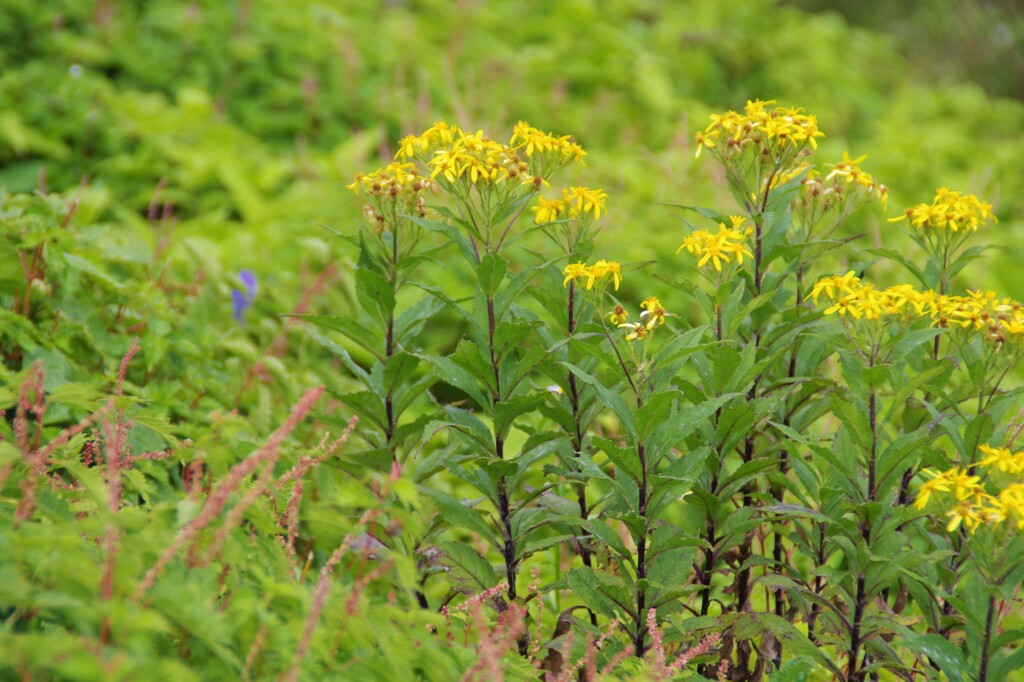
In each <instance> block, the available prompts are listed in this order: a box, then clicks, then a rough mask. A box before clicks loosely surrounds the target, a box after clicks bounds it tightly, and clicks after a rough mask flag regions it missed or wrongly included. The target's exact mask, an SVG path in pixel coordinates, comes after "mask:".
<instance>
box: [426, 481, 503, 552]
mask: <svg viewBox="0 0 1024 682" xmlns="http://www.w3.org/2000/svg"><path fill="white" fill-rule="evenodd" d="M419 490H420V492H421V493H423V494H424V495H426V496H427V497H429V498H430V499H431V500H433V501H434V506H436V507H437V511H438V513H439V514H440V515H441V518H443V519H444V520H445V521H447V522H448V523H450V524H452V525H453V526H458V527H459V528H465V529H466V530H470V531H473V532H474V533H476V534H477V535H479V536H480V537H481V538H483V539H484V540H486V541H487V542H489V543H491V544H492V545H494V546H495V547H497V546H498V541H497V537H496V536H495V534H494V529H493V528H491V526H490V524H488V523H487V520H486V519H485V518H484V516H483V515H482V514H481V513H480V512H478V511H477V510H475V509H473V508H472V507H471V506H470V505H469V503H466V502H461V501H459V500H457V499H455V498H454V497H452V496H451V495H449V494H447V493H443V492H441V491H440V490H433V489H431V488H427V487H426V486H422V485H421V486H419Z"/></svg>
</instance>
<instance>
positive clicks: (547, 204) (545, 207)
mask: <svg viewBox="0 0 1024 682" xmlns="http://www.w3.org/2000/svg"><path fill="white" fill-rule="evenodd" d="M530 210H531V211H533V212H534V213H536V215H535V216H534V217H533V222H535V223H537V224H538V225H543V224H545V223H551V222H554V221H556V220H558V217H559V216H560V215H561V214H562V213H563V212H564V211H565V202H564V201H562V200H561V199H544V198H542V197H538V199H537V205H536V206H534V207H533V208H531V209H530Z"/></svg>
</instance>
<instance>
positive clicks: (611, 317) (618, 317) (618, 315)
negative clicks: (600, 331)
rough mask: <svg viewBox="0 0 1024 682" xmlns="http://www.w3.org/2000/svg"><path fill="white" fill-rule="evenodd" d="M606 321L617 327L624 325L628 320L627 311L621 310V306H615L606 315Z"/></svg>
mask: <svg viewBox="0 0 1024 682" xmlns="http://www.w3.org/2000/svg"><path fill="white" fill-rule="evenodd" d="M607 317H608V321H609V322H611V323H612V324H614V325H615V326H616V327H618V326H619V325H621V324H624V323H625V322H626V320H628V319H629V311H627V310H626V309H625V308H623V307H622V306H621V305H617V306H615V308H613V309H612V311H611V312H610V313H608V315H607Z"/></svg>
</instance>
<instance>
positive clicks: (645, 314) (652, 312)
mask: <svg viewBox="0 0 1024 682" xmlns="http://www.w3.org/2000/svg"><path fill="white" fill-rule="evenodd" d="M640 309H641V312H640V321H639V322H631V323H630V322H626V318H628V317H629V313H627V312H626V311H625V309H623V307H622V306H615V310H614V311H613V312H612V313H611V314H609V317H610V318H611V321H612V324H618V326H619V329H625V330H626V340H627V341H643V340H644V339H646V338H647V337H648V336H649V335H650V333H651V332H652V331H654V328H655V327H660V326H661V325H663V324H665V318H666V317H670V316H671V315H670V314H669V313H666V312H665V309H664V308H663V307H662V306H661V301H659V300H658V299H657V298H656V297H654V296H648V297H647V298H645V299H644V300H643V301H641V302H640ZM645 318H646V319H645Z"/></svg>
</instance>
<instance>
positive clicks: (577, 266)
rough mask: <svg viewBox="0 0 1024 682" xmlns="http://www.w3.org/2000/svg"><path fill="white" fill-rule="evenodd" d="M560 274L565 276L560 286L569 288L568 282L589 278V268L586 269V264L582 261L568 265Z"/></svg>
mask: <svg viewBox="0 0 1024 682" xmlns="http://www.w3.org/2000/svg"><path fill="white" fill-rule="evenodd" d="M562 274H563V275H565V279H563V280H562V286H563V287H564V286H569V282H570V281H572V282H575V281H577V280H579V279H581V278H583V277H589V276H590V268H588V267H587V265H586V263H583V262H582V261H581V262H577V263H569V264H568V265H566V266H565V268H564V269H563V270H562ZM588 288H589V287H588Z"/></svg>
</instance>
